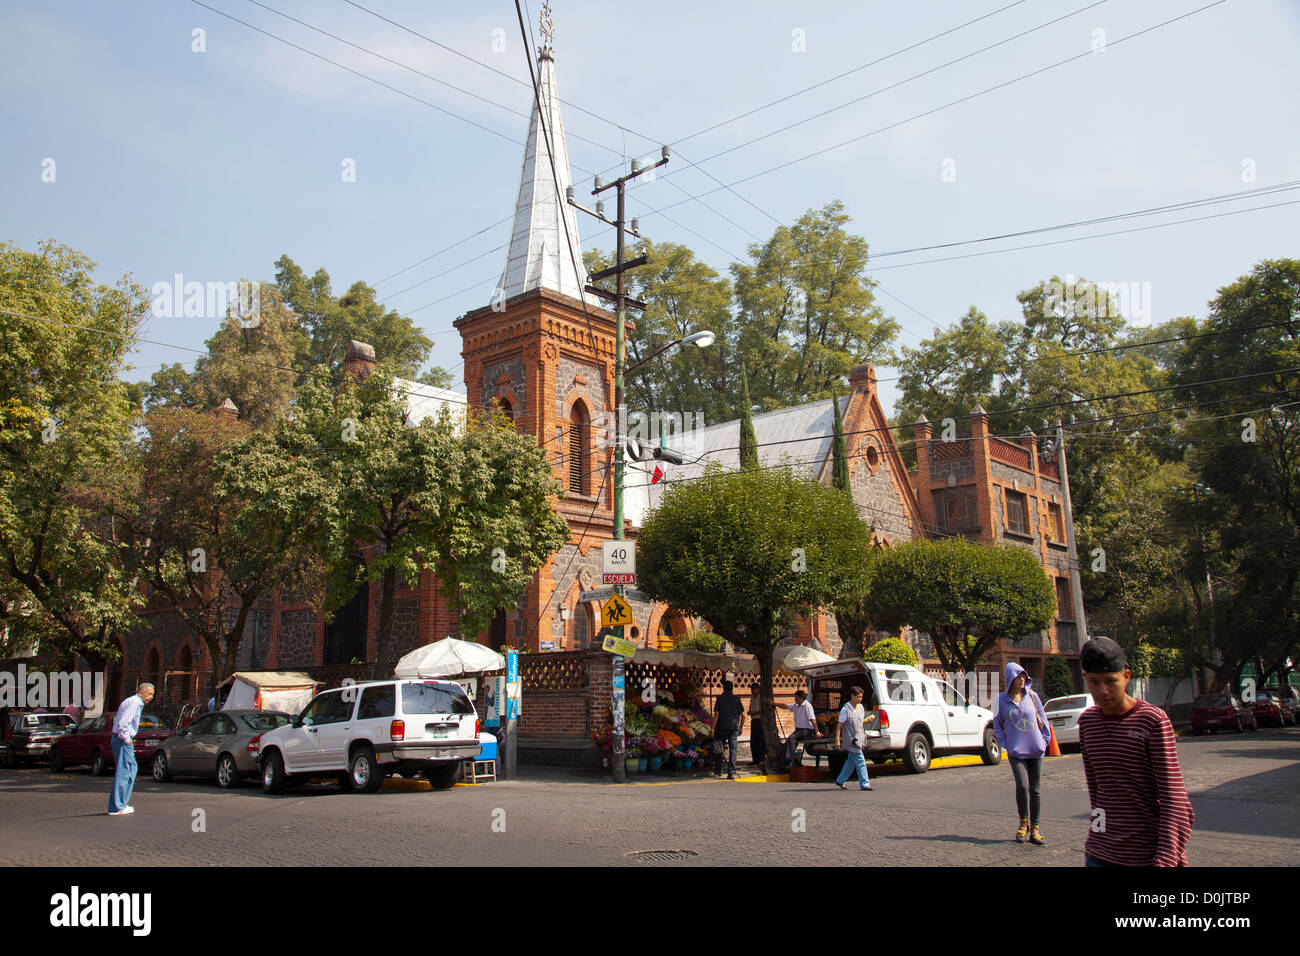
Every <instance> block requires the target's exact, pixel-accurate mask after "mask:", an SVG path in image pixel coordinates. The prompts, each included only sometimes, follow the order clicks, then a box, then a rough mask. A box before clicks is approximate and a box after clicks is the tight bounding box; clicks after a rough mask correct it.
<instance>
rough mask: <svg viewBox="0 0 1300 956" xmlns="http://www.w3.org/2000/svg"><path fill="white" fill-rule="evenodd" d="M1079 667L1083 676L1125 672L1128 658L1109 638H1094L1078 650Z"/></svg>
mask: <svg viewBox="0 0 1300 956" xmlns="http://www.w3.org/2000/svg"><path fill="white" fill-rule="evenodd" d="M1079 666H1080V667H1081V668H1082V669H1083V672H1084V673H1085V674H1109V673H1112V672H1113V671H1122V670H1127V669H1128V657H1127V656H1126V655H1125V654H1124V648H1122V647H1120V646H1119V645H1118V644H1116V643H1115V642H1114V641H1112V640H1111V639H1110V638H1109V637H1094V638H1092V639H1090V640H1089V641H1088V642H1087V643H1086V644H1084V645H1083V647H1082V648H1081V649H1080V650H1079Z"/></svg>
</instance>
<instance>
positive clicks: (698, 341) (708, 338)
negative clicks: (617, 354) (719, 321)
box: [623, 331, 714, 374]
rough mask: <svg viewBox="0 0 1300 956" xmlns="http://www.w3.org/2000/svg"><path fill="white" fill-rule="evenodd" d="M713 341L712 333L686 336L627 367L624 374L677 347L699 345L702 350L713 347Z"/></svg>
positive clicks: (694, 333) (674, 340)
mask: <svg viewBox="0 0 1300 956" xmlns="http://www.w3.org/2000/svg"><path fill="white" fill-rule="evenodd" d="M713 339H714V335H713V333H712V332H709V331H703V332H693V333H691V334H690V335H688V336H686V337H685V338H680V339H673V340H672V341H671V342H669V343H668V344H667V345H665V346H664V347H663V348H661V349H658V350H656V351H654V352H651V353H650V354H649V355H647V356H646V357H645V358H643V359H641V361H639V362H637V363H636V364H634V365H628V366H626V367H625V368H624V369H623V373H624V374H627V373H628V372H631V371H632V370H634V369H638V368H640V367H641V366H642V365H644V364H645V363H646V362H648V361H650V360H651V359H653V358H658V357H659V356H660V355H663V354H664V353H665V352H667V351H668V350H669V349H670V348H672V347H673V346H675V345H683V344H687V345H698V346H700V347H701V348H704V347H705V346H707V345H712V344H713Z"/></svg>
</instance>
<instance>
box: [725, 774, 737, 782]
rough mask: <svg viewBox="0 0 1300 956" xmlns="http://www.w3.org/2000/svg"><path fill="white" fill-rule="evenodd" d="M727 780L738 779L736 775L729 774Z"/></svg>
mask: <svg viewBox="0 0 1300 956" xmlns="http://www.w3.org/2000/svg"><path fill="white" fill-rule="evenodd" d="M727 779H728V780H735V779H736V775H735V774H734V773H729V774H727Z"/></svg>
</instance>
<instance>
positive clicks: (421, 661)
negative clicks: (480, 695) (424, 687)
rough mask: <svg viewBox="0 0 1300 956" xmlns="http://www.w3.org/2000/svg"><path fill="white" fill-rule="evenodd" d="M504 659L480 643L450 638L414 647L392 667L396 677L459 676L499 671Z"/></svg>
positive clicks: (504, 664)
mask: <svg viewBox="0 0 1300 956" xmlns="http://www.w3.org/2000/svg"><path fill="white" fill-rule="evenodd" d="M505 666H506V659H505V658H504V657H502V656H501V655H500V654H498V653H497V652H496V651H494V650H492V648H490V647H486V646H484V645H482V644H475V643H474V642H473V641H462V640H459V639H457V638H454V637H448V638H446V639H445V640H441V641H435V642H434V643H432V644H425V645H424V646H423V647H417V648H416V649H415V650H413V651H411V653H409V654H407V655H406V656H405V657H403V658H402V659H401V660H400V661H398V662H397V666H396V667H395V668H394V669H393V674H394V676H396V677H416V678H420V677H459V676H461V675H462V674H477V673H479V672H481V671H496V670H501V669H502V668H504V667H505Z"/></svg>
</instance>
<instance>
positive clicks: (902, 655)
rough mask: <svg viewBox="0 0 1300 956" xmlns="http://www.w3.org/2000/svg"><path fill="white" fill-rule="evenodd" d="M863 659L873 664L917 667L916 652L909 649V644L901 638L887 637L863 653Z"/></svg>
mask: <svg viewBox="0 0 1300 956" xmlns="http://www.w3.org/2000/svg"><path fill="white" fill-rule="evenodd" d="M862 659H863V660H867V661H871V662H872V663H873V664H906V665H908V666H909V667H915V666H916V651H914V650H912V649H911V648H910V647H908V645H907V642H906V641H904V640H902V639H900V638H897V637H886V638H884V639H882V640H879V641H876V643H874V644H872V645H871V646H870V647H868V648H867V649H866V650H865V651H863V652H862Z"/></svg>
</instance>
